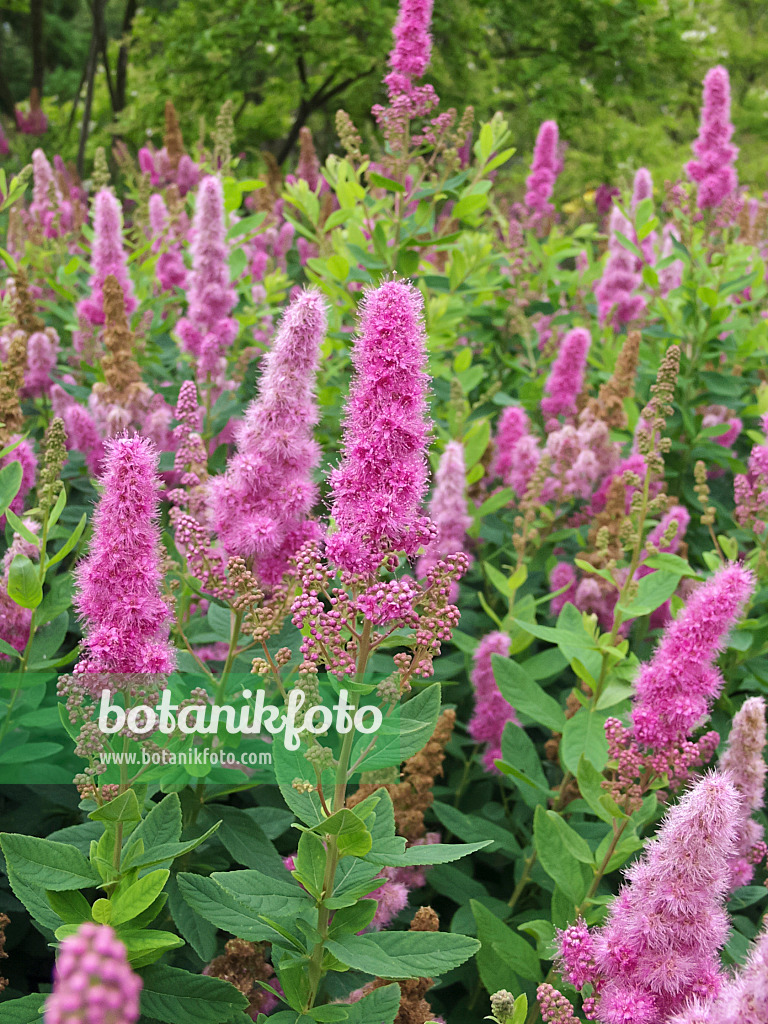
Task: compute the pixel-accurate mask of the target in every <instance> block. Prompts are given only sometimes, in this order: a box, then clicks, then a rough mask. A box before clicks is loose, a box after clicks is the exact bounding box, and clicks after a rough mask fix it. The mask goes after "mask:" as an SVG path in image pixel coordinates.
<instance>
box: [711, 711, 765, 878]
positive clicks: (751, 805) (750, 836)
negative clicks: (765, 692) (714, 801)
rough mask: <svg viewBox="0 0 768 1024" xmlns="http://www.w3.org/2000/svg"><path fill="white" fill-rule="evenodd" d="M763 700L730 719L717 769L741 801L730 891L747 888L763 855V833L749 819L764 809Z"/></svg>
mask: <svg viewBox="0 0 768 1024" xmlns="http://www.w3.org/2000/svg"><path fill="white" fill-rule="evenodd" d="M765 738H766V726H765V698H764V697H749V698H748V699H747V700H745V701H744V703H743V704H742V705H741V707H740V708H739V710H738V711H737V712H736V714H735V715H734V718H733V724H732V726H731V733H730V736H729V737H728V746H727V747H726V749H725V751H724V753H723V755H722V757H721V758H720V768H721V769H722V770H723V771H727V772H730V778H731V781H732V782H733V784H734V785H735V787H736V789H737V790H738V791H739V793H740V794H741V797H742V801H743V811H744V823H743V828H742V831H741V833H740V835H739V843H738V849H737V851H736V856H735V857H734V859H733V861H732V863H731V869H732V873H733V875H732V879H731V887H732V888H734V889H735V888H737V887H738V886H740V885H749V883H750V882H751V881H752V876H753V874H754V872H755V862H756V861H759V860H761V859H762V857H763V856H764V855H765V843H764V841H763V830H762V828H761V826H760V825H759V824H758V823H757V822H756V821H754V820H753V819H752V818H751V817H750V815H751V812H752V811H757V810H759V809H760V808H761V807H762V806H763V802H764V800H765V775H766V764H765V760H764V758H763V749H764V748H765Z"/></svg>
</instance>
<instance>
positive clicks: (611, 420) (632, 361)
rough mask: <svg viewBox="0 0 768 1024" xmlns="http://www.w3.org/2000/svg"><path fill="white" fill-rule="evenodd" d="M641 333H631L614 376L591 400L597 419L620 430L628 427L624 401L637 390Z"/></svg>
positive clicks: (620, 353) (617, 363) (619, 357)
mask: <svg viewBox="0 0 768 1024" xmlns="http://www.w3.org/2000/svg"><path fill="white" fill-rule="evenodd" d="M640 340H641V337H640V331H630V332H629V334H627V337H626V339H625V340H624V344H623V345H622V346H621V351H620V352H619V355H618V358H617V360H616V365H615V366H614V368H613V374H612V375H611V377H610V379H609V380H607V381H606V382H605V384H603V385H601V387H600V391H599V393H598V396H597V398H593V399H590V401H589V403H588V408H589V409H590V411H591V412H592V413H593V414H594V416H595V417H596V418H597V419H601V420H602V421H603V422H604V423H607V424H608V426H609V427H615V428H617V429H619V430H621V429H623V428H624V427H626V425H627V414H626V412H625V410H624V400H625V399H626V398H630V397H631V396H632V395H633V394H634V390H635V377H636V376H637V364H638V359H639V353H640Z"/></svg>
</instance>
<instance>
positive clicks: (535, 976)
mask: <svg viewBox="0 0 768 1024" xmlns="http://www.w3.org/2000/svg"><path fill="white" fill-rule="evenodd" d="M469 902H470V906H471V908H472V913H473V914H474V916H475V922H476V923H477V937H478V939H479V940H480V951H479V952H478V954H477V967H478V970H479V971H480V977H481V979H482V981H483V984H484V985H486V988H488V985H487V983H486V977H485V976H486V975H490V974H491V973H492V974H493V978H494V984H496V979H497V978H498V977H499V975H500V974H501V973H502V972H503V969H504V966H506V977H507V981H508V982H509V984H510V985H511V987H512V988H515V987H516V986H515V984H514V977H515V974H517V975H519V976H520V977H522V978H527V979H529V980H531V981H535V982H537V983H538V982H541V981H542V980H543V975H542V972H541V964H540V963H539V958H538V956H537V954H536V950H535V949H534V948H533V946H531V944H530V943H529V942H526V940H525V939H524V938H523V937H522V935H518V934H517V932H515V931H513V930H512V929H511V928H509V927H508V926H507V925H506V924H504V922H503V921H500V920H499V918H498V917H497V916H496V915H495V914H494V913H493V912H492V911H490V910H488V909H487V907H484V906H483V905H482V903H478V901H477V900H470V901H469ZM513 970H514V974H513V973H512V972H513ZM490 980H491V979H490V977H489V978H488V981H490ZM498 987H500V988H508V985H507V984H502V985H500V986H498ZM494 991H496V990H495V989H494Z"/></svg>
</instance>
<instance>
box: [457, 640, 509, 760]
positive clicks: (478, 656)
mask: <svg viewBox="0 0 768 1024" xmlns="http://www.w3.org/2000/svg"><path fill="white" fill-rule="evenodd" d="M509 645H510V640H509V637H508V636H507V634H506V633H500V632H494V633H489V634H488V635H487V636H484V637H483V639H482V640H481V641H480V643H479V644H478V645H477V647H476V648H475V653H474V655H473V662H474V667H473V669H472V686H473V687H474V691H475V710H474V713H473V715H472V718H471V719H470V721H469V725H468V726H467V732H468V733H469V735H470V736H471V737H472V739H473V740H474V741H475V743H485V744H486V746H485V751H484V753H483V762H484V763H485V766H486V768H487V769H488V771H493V772H498V769H497V768H495V767H494V761H497V760H498V759H499V758H500V757H501V737H502V733H503V732H504V726H505V725H506V724H507V722H514V723H515V724H516V725H517V724H519V723H518V718H517V715H516V714H515V709H514V708H513V707H512V706H511V705H510V704H509V702H508V701H506V700H505V699H504V697H502V695H501V691H500V690H499V688H498V686H497V685H496V679H495V676H494V674H493V660H492V656H493V655H494V654H500V655H501V656H502V657H503V658H506V657H508V655H509Z"/></svg>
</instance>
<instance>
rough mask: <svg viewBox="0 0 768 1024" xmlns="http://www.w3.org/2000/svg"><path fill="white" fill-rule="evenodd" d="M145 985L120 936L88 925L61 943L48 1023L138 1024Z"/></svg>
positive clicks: (47, 1006)
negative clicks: (133, 968) (134, 969)
mask: <svg viewBox="0 0 768 1024" xmlns="http://www.w3.org/2000/svg"><path fill="white" fill-rule="evenodd" d="M141 987H142V981H141V978H140V977H139V976H138V975H137V974H134V973H133V971H132V970H131V968H130V967H129V965H128V958H127V956H126V952H125V946H124V945H123V944H122V942H121V941H120V940H119V939H118V937H117V935H116V934H115V932H114V931H113V930H112V929H111V928H110V927H109V925H106V924H92V923H91V922H90V921H87V922H85V924H82V925H80V927H79V928H78V930H77V931H76V932H75V934H74V935H69V936H68V937H67V938H66V939H64V940H63V942H62V944H61V949H60V951H59V955H58V958H57V960H56V967H55V968H54V973H53V991H52V993H51V995H50V996H49V997H48V999H47V1001H46V1004H45V1024H135V1022H136V1021H137V1020H138V1019H139V993H140V992H141Z"/></svg>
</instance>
